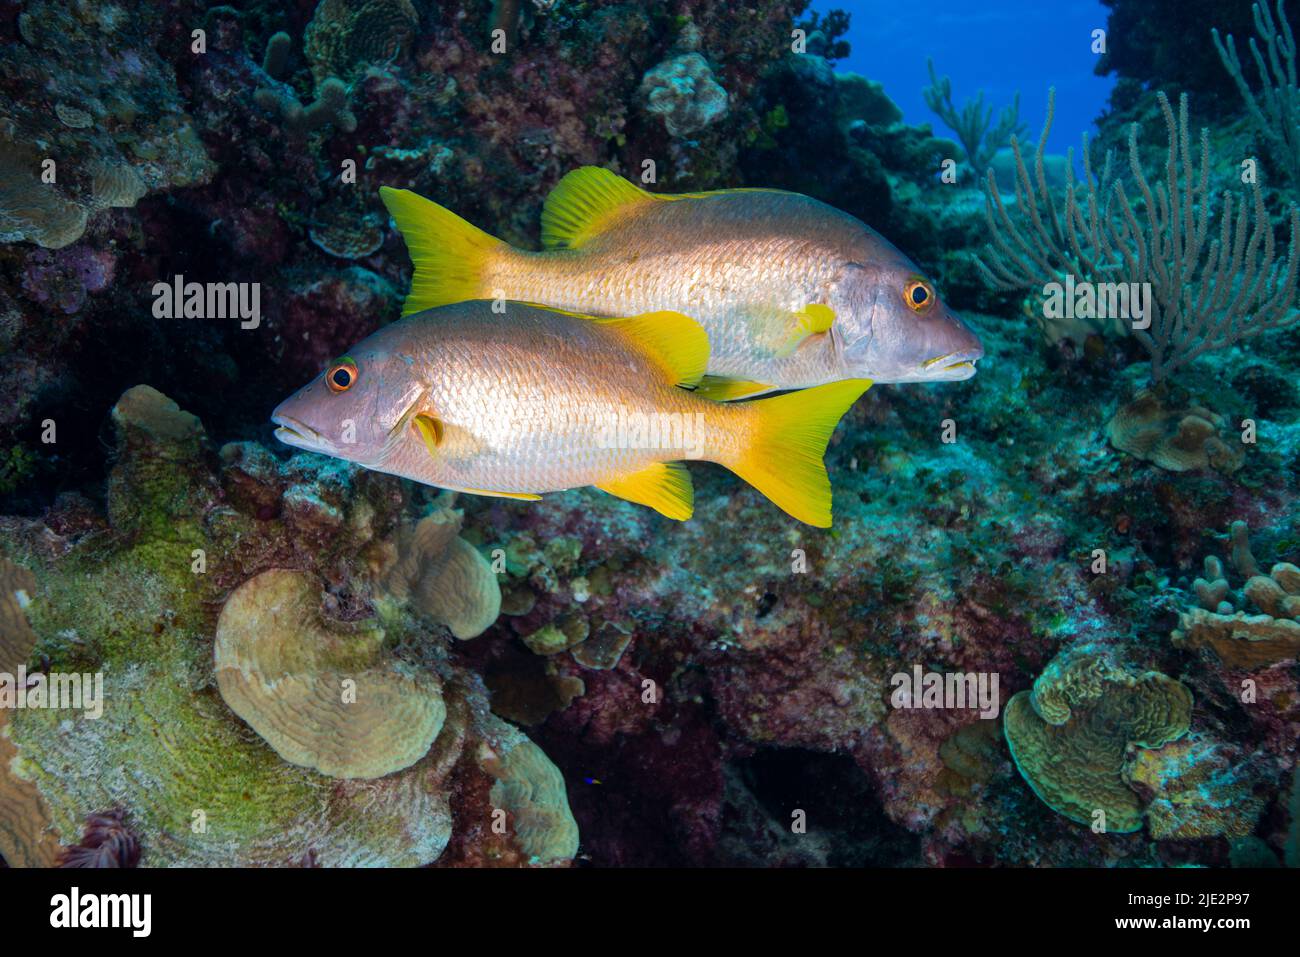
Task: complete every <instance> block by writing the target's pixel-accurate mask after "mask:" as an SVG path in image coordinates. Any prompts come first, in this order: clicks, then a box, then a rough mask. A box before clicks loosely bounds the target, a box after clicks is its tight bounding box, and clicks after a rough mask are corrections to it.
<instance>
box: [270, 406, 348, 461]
mask: <svg viewBox="0 0 1300 957" xmlns="http://www.w3.org/2000/svg"><path fill="white" fill-rule="evenodd" d="M271 421H272V422H273V423H275V425H277V426H278V428H277V429H276V430H275V437H276V438H277V439H279V440H280V441H281V442H283V443H284V444H285V445H291V446H293V447H294V448H295V449H305V450H306V451H308V452H325V453H332V451H333V449H334V445H333V443H331V442H330V441H329V440H328V439H327V438H325V436H323V435H321V434H320V433H319V432H317V431H316V430H315V429H313V428H312V427H311V426H310V425H308V424H307V423H305V422H300V421H298V420H297V419H295V418H293V416H289V415H283V414H280V413H276V414H275V415H273V416H271Z"/></svg>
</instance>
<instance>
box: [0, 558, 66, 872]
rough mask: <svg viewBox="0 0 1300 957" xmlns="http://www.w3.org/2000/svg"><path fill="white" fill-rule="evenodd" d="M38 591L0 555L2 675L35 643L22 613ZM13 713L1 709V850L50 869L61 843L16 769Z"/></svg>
mask: <svg viewBox="0 0 1300 957" xmlns="http://www.w3.org/2000/svg"><path fill="white" fill-rule="evenodd" d="M35 590H36V576H34V575H33V574H32V573H31V571H29V570H28V569H26V568H23V567H21V566H19V565H15V564H14V563H13V562H11V561H8V560H7V559H5V558H3V557H0V673H4V674H6V675H13V674H17V672H18V668H19V666H20V665H23V664H25V663H26V662H27V660H28V659H29V658H30V657H31V654H32V649H33V648H34V647H35V646H36V633H35V632H34V631H32V628H31V626H30V625H29V624H28V623H27V615H26V613H25V612H24V608H25V607H26V606H27V605H28V604H30V602H31V600H32V598H33V596H34V594H35ZM15 713H16V712H15V711H14V710H13V709H12V708H9V707H2V708H0V854H3V855H4V857H5V859H6V860H7V861H9V863H10V864H11V865H12V866H14V867H50V866H52V865H53V864H54V863H55V862H56V861H57V860H58V856H59V845H58V842H57V841H56V840H54V838H53V836H52V835H51V834H50V832H49V830H48V826H49V812H48V810H47V809H46V807H45V803H44V801H43V800H42V799H41V796H40V794H39V793H38V792H37V790H36V788H35V787H34V786H33V785H32V783H31V782H30V781H25V780H23V779H22V778H21V777H19V776H18V775H16V774H15V773H14V771H13V761H14V759H15V757H16V756H17V751H16V749H15V748H14V745H13V741H12V740H11V738H10V734H9V729H8V727H7V725H8V723H9V720H10V716H11V715H13V714H15Z"/></svg>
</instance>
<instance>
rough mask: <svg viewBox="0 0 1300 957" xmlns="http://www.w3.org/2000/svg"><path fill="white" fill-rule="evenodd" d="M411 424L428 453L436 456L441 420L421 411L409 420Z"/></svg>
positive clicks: (441, 433)
mask: <svg viewBox="0 0 1300 957" xmlns="http://www.w3.org/2000/svg"><path fill="white" fill-rule="evenodd" d="M411 426H412V427H413V428H414V429H415V431H416V433H417V434H418V435H419V436H420V441H422V442H423V443H424V447H425V448H426V449H428V450H429V455H430V456H431V457H433V458H437V457H438V446H439V445H441V444H442V436H443V427H442V422H441V421H440V420H438V419H435V418H434V417H433V416H431V415H426V414H425V413H423V412H421V413H420V414H419V415H417V416H416V417H415V418H413V419H412V420H411Z"/></svg>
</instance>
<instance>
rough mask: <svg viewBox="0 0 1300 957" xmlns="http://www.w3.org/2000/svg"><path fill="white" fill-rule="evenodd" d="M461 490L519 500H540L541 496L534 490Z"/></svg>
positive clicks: (471, 493) (472, 493) (473, 493)
mask: <svg viewBox="0 0 1300 957" xmlns="http://www.w3.org/2000/svg"><path fill="white" fill-rule="evenodd" d="M461 491H462V492H468V493H469V494H470V495H490V496H491V497H492V498H513V499H517V500H519V501H521V502H540V501H541V500H542V497H541V496H540V495H538V494H536V493H535V492H493V491H489V490H488V489H485V488H466V489H461Z"/></svg>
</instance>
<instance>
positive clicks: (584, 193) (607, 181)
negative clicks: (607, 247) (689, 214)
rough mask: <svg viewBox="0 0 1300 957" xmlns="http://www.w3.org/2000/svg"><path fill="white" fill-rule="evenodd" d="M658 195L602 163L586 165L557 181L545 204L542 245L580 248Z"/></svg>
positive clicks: (557, 247) (558, 247)
mask: <svg viewBox="0 0 1300 957" xmlns="http://www.w3.org/2000/svg"><path fill="white" fill-rule="evenodd" d="M655 198H656V197H655V195H654V194H653V193H648V192H646V191H645V190H643V189H642V188H641V187H639V186H636V185H635V184H633V183H629V182H628V181H627V180H625V179H624V178H623V177H621V176H619V175H618V174H617V173H615V172H612V171H611V170H607V169H604V168H603V167H600V166H582V167H579V168H578V169H575V170H573V171H571V172H569V173H566V174H565V176H564V178H563V179H562V180H560V181H559V182H558V183H556V184H555V189H553V190H551V194H550V195H549V196H547V197H546V202H545V203H544V204H543V205H542V245H543V246H545V247H546V248H547V249H576V248H577V247H579V246H581V245H582V244H583V243H584V242H586V241H587V240H588V239H590V238H591V237H592V236H595V235H598V234H599V233H602V232H604V231H605V230H606V229H607V228H609V225H610V223H611V222H613V221H614V220H615V219H617V218H618V217H619V216H620V215H622V214H624V213H626V212H628V211H629V210H630V209H633V208H635V207H636V206H640V205H642V204H644V203H652V202H654V201H655Z"/></svg>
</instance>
